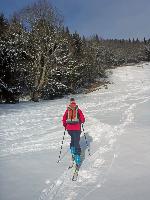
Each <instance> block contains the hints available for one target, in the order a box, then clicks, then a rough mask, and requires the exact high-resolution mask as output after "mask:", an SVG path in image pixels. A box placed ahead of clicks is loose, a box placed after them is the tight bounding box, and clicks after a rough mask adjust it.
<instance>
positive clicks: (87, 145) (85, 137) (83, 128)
mask: <svg viewBox="0 0 150 200" xmlns="http://www.w3.org/2000/svg"><path fill="white" fill-rule="evenodd" d="M82 129H83V132H84V126H83V124H82ZM84 138H85V142H86V146H87V148H88V152H89V156H90V155H91V154H90V148H89V145H88V143H87V139H86V135H85V132H84Z"/></svg>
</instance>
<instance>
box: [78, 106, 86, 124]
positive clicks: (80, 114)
mask: <svg viewBox="0 0 150 200" xmlns="http://www.w3.org/2000/svg"><path fill="white" fill-rule="evenodd" d="M78 112H79V119H80V122H81V123H84V122H85V117H84V115H83V113H82V111H81V110H80V109H78Z"/></svg>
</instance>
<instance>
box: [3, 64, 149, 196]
mask: <svg viewBox="0 0 150 200" xmlns="http://www.w3.org/2000/svg"><path fill="white" fill-rule="evenodd" d="M110 81H111V82H113V84H110V85H108V89H100V90H97V91H94V92H92V93H89V94H81V95H75V96H74V97H75V98H76V101H77V103H78V105H79V107H80V108H81V109H82V110H83V112H84V114H85V117H86V123H85V125H84V128H85V133H86V136H87V141H88V144H89V146H90V151H91V156H89V155H88V149H87V147H86V142H85V138H84V134H83V133H82V137H81V142H80V144H81V147H82V159H83V162H82V165H81V168H80V171H79V175H78V179H77V181H72V180H71V178H72V174H73V171H72V169H69V170H68V166H69V164H70V163H71V156H70V152H69V140H70V137H69V136H68V135H67V134H66V136H65V141H64V144H63V150H62V156H63V159H62V160H61V162H60V163H57V160H58V156H59V151H60V146H61V141H62V137H63V132H64V128H63V127H62V124H61V119H62V115H63V113H64V111H65V109H66V106H67V104H68V101H69V98H70V97H68V96H67V97H65V98H62V99H57V100H52V101H42V102H39V103H32V102H22V103H19V104H15V105H0V200H52V199H53V200H83V199H85V200H100V199H101V200H148V199H150V63H143V64H139V65H135V66H125V67H119V68H116V69H113V74H112V75H111V76H110Z"/></svg>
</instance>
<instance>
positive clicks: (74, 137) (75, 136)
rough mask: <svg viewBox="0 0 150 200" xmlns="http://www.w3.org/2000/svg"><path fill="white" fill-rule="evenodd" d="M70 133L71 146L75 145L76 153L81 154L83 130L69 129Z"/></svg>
mask: <svg viewBox="0 0 150 200" xmlns="http://www.w3.org/2000/svg"><path fill="white" fill-rule="evenodd" d="M68 134H69V135H70V136H71V143H70V148H71V147H75V154H78V155H80V154H81V148H80V143H79V142H80V135H81V131H74V130H73V131H72V130H71V131H70V130H68Z"/></svg>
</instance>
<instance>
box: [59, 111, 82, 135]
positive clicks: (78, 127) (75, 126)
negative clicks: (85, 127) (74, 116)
mask: <svg viewBox="0 0 150 200" xmlns="http://www.w3.org/2000/svg"><path fill="white" fill-rule="evenodd" d="M67 113H68V110H66V111H65V113H64V115H63V119H62V122H63V126H64V127H65V128H66V129H67V130H70V131H71V130H72V131H73V130H74V131H75V130H81V123H84V122H85V117H84V115H83V113H82V111H81V110H80V109H79V108H78V114H79V121H80V122H79V123H76V124H67V123H66V120H67Z"/></svg>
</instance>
